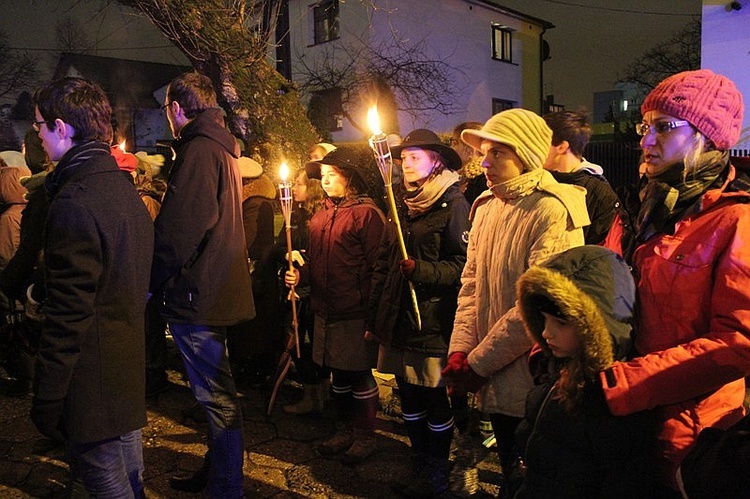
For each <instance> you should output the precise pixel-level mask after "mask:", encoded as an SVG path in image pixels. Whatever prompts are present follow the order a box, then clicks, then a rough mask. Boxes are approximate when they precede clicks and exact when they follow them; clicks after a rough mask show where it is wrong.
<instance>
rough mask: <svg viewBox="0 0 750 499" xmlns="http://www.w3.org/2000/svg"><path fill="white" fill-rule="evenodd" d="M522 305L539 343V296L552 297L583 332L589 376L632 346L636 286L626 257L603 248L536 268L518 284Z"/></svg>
mask: <svg viewBox="0 0 750 499" xmlns="http://www.w3.org/2000/svg"><path fill="white" fill-rule="evenodd" d="M517 292H518V295H517V296H518V303H519V308H520V311H521V315H522V317H523V320H524V323H525V325H526V331H527V333H528V334H529V336H530V337H531V338H532V340H533V341H535V342H537V343H538V344H539V345H540V346H541V347H542V349H543V350H545V351H547V352H548V353H549V349H548V347H547V343H546V341H545V340H544V338H542V332H543V331H544V317H543V316H542V314H541V312H540V311H539V305H540V303H539V297H540V296H543V297H546V298H548V299H550V300H551V301H552V302H553V303H554V304H555V305H557V307H558V308H559V310H560V311H561V312H562V314H563V315H564V316H565V317H566V318H567V319H569V320H571V321H572V322H574V323H575V324H576V325H577V326H578V328H579V331H580V332H581V333H580V334H581V337H582V339H583V343H584V351H585V371H586V374H587V375H588V376H591V375H593V374H594V373H596V372H599V371H601V370H603V369H606V368H607V367H609V365H610V364H612V362H613V361H614V360H616V359H618V358H622V357H624V356H625V355H626V354H627V352H628V350H629V348H630V331H631V325H630V323H631V320H632V317H633V306H634V304H635V284H634V282H633V278H632V277H631V275H630V270H629V269H628V266H627V265H626V264H625V262H624V261H623V260H622V258H621V257H620V256H619V255H617V254H616V253H614V252H613V251H610V250H608V249H606V248H604V247H601V246H579V247H577V248H572V249H570V250H567V251H565V252H563V253H560V254H559V255H558V256H557V257H555V258H554V259H552V260H550V261H549V262H547V263H546V264H545V265H544V266H536V267H532V268H530V269H529V270H527V271H526V273H525V274H524V275H523V276H521V278H520V279H519V280H518V283H517Z"/></svg>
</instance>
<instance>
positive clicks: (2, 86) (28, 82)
mask: <svg viewBox="0 0 750 499" xmlns="http://www.w3.org/2000/svg"><path fill="white" fill-rule="evenodd" d="M36 66H37V60H36V58H34V57H32V56H30V55H29V54H27V53H26V52H19V51H17V50H14V49H11V48H10V46H9V45H8V36H7V35H6V34H5V33H4V32H2V31H0V97H3V96H5V95H7V94H9V93H11V92H13V91H16V90H19V89H23V88H26V87H31V86H33V85H34V83H35V82H36Z"/></svg>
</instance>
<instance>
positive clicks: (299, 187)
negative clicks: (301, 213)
mask: <svg viewBox="0 0 750 499" xmlns="http://www.w3.org/2000/svg"><path fill="white" fill-rule="evenodd" d="M305 179H306V175H305V172H304V171H301V172H299V173H298V174H297V178H295V179H294V185H293V186H292V196H294V200H295V201H296V202H298V203H304V202H305V201H307V182H306V181H305Z"/></svg>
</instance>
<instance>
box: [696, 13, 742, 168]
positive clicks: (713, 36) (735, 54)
mask: <svg viewBox="0 0 750 499" xmlns="http://www.w3.org/2000/svg"><path fill="white" fill-rule="evenodd" d="M701 67H702V68H706V69H710V70H712V71H714V72H716V73H721V74H723V75H725V76H727V77H728V78H730V79H731V80H732V81H733V82H734V83H735V85H737V88H738V89H739V90H740V92H742V96H743V98H744V101H745V117H744V123H743V125H742V134H741V137H740V142H739V143H738V144H737V146H736V147H735V149H736V151H734V155H736V156H750V110H749V109H748V108H750V0H740V1H735V2H728V1H723V0H722V1H719V0H704V1H703V17H702V29H701Z"/></svg>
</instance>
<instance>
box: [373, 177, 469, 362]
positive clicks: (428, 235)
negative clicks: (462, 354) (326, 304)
mask: <svg viewBox="0 0 750 499" xmlns="http://www.w3.org/2000/svg"><path fill="white" fill-rule="evenodd" d="M402 228H403V229H404V231H405V232H406V236H405V240H406V251H407V253H408V254H409V256H410V257H411V258H413V259H414V260H415V263H416V266H415V269H414V274H413V275H412V278H411V280H412V282H413V283H414V288H415V290H416V293H417V301H418V303H419V314H420V318H421V320H422V329H421V330H418V329H417V327H416V319H415V315H414V312H413V308H412V302H411V296H410V294H409V286H408V284H407V281H406V280H405V279H404V277H403V276H402V275H401V272H400V270H399V262H400V261H401V260H402V256H401V251H400V249H399V246H398V241H397V240H396V232H395V224H389V226H388V231H387V232H386V234H385V235H384V238H383V241H382V243H381V249H380V257H379V259H378V263H377V266H376V268H375V272H374V274H373V284H372V295H371V298H370V310H369V312H370V315H369V320H368V324H370V327H371V332H372V333H373V334H374V335H375V336H376V337H377V338H378V340H379V341H380V342H381V343H383V344H385V345H389V346H392V347H396V348H401V349H405V350H412V351H417V352H422V353H425V354H430V355H445V354H446V353H447V351H448V343H449V341H450V334H451V331H452V329H453V319H454V316H455V313H456V307H457V296H458V290H459V288H460V286H461V272H462V271H463V268H464V264H466V248H467V245H468V231H469V203H468V202H467V201H466V198H465V197H464V196H463V194H462V193H461V192H460V190H459V188H458V184H454V185H452V186H450V187H449V188H448V189H447V190H446V191H445V193H443V195H442V197H441V198H440V199H439V200H438V201H436V202H435V203H434V204H433V205H432V207H431V208H430V210H429V211H427V212H425V213H423V214H420V215H418V216H416V217H414V218H407V219H405V220H404V221H403V222H402Z"/></svg>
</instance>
